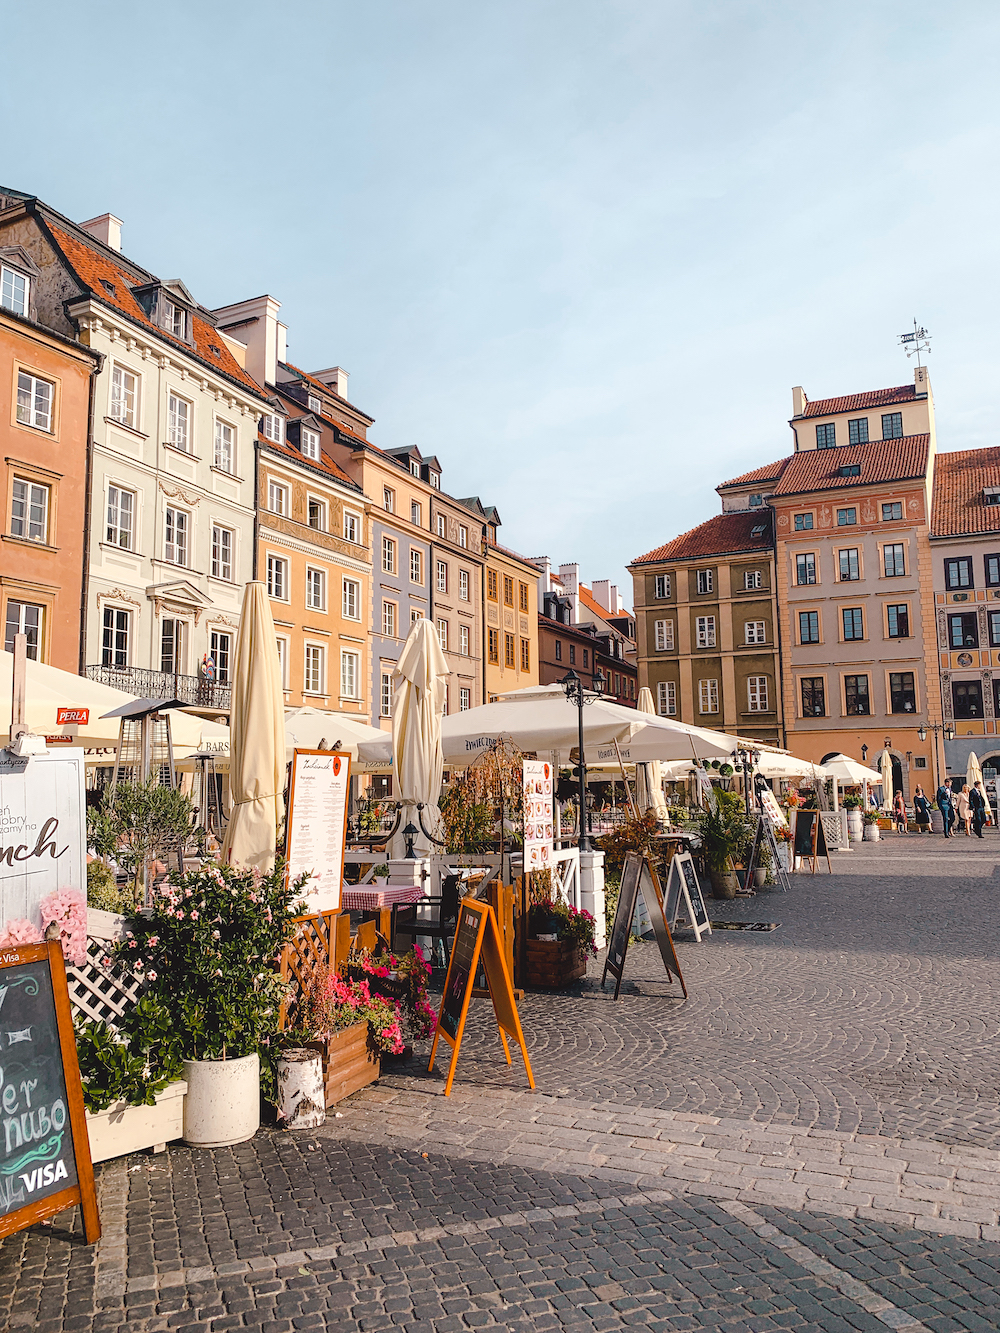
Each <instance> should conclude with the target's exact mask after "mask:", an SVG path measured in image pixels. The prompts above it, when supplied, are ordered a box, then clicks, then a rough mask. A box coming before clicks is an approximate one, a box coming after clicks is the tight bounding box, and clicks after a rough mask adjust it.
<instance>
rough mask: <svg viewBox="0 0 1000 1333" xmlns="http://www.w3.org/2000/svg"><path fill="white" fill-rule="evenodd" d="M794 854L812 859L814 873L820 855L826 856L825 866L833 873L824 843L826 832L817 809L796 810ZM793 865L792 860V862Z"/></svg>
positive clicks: (805, 858) (804, 858) (828, 853)
mask: <svg viewBox="0 0 1000 1333" xmlns="http://www.w3.org/2000/svg"><path fill="white" fill-rule="evenodd" d="M792 836H793V839H794V841H793V844H792V845H793V847H794V849H795V855H796V856H801V857H802V859H803V860H804V861H805V860H809V861H812V872H813V874H814V875H815V873H816V862H817V859H818V858H819V857H821V856H825V857H826V868H827V870H829V872H830V874H831V875H832V874H833V866H832V865H831V863H830V852H829V850H828V848H827V845H826V833H825V832H824V830H823V821H822V819H820V812H819V811H818V810H796V811H795V830H794V833H793V835H792ZM793 865H794V862H793Z"/></svg>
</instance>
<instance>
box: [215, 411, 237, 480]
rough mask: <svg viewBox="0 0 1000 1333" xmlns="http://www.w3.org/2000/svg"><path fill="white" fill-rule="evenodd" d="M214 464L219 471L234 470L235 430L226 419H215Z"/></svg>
mask: <svg viewBox="0 0 1000 1333" xmlns="http://www.w3.org/2000/svg"><path fill="white" fill-rule="evenodd" d="M215 466H216V467H217V468H218V469H219V471H220V472H235V471H236V431H235V430H234V429H233V427H232V426H230V424H229V422H228V421H220V420H219V419H218V418H216V421H215Z"/></svg>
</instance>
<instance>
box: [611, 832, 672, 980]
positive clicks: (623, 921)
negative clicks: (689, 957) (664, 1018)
mask: <svg viewBox="0 0 1000 1333" xmlns="http://www.w3.org/2000/svg"><path fill="white" fill-rule="evenodd" d="M640 891H641V892H642V895H643V900H644V901H645V904H646V911H647V912H648V913H649V919H650V921H651V922H652V923H653V934H654V935H655V937H656V943H657V946H658V947H659V950H660V957H661V958H662V959H663V966H664V968H665V969H666V973H667V980H668V981H673V979H674V977H676V978H677V980H678V981H679V982H680V983H681V990H682V991H683V992H684V998H685V1000H686V999H687V986H685V984H684V977H683V975H682V973H681V965H680V963H679V962H678V961H677V953H676V951H675V950H674V941H673V939H672V937H671V934H670V926H669V924H668V922H667V917H666V911H665V904H664V901H663V892H662V890H661V888H660V880H659V876H658V875H657V873H656V871H655V870H654V868H653V863H652V861H650V859H649V857H647V856H642V855H641V854H640V853H639V852H629V853H628V855H627V856H626V857H625V866H624V868H623V870H622V883H621V889H620V890H619V893H618V906H617V907H616V909H615V919H614V923H613V924H612V927H611V938H610V939H609V940H608V955H607V958H606V959H605V962H604V974H603V976H602V977H601V987H602V989H603V987H604V983H605V981H606V980H607V976H608V973H609V972H610V973H611V975H612V976H613V977H614V978H615V999H616V1000H617V999H618V993H619V991H620V990H621V985H622V976H623V974H624V972H625V955H626V954H627V953H628V942H629V936H630V934H631V931H632V919H633V917H634V916H635V907H636V902H637V901H638V897H639V893H640Z"/></svg>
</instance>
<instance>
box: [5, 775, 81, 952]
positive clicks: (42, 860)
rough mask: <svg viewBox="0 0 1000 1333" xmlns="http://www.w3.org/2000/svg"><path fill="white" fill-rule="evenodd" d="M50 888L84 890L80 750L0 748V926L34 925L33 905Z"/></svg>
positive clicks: (36, 913) (51, 889) (35, 910)
mask: <svg viewBox="0 0 1000 1333" xmlns="http://www.w3.org/2000/svg"><path fill="white" fill-rule="evenodd" d="M56 889H79V890H80V892H82V893H86V891H87V848H86V823H85V819H84V758H83V751H82V750H73V751H69V752H67V751H65V750H63V751H61V752H60V753H58V754H40V755H32V756H31V757H30V758H26V759H19V758H17V757H15V756H14V755H12V754H11V752H10V751H9V750H0V927H3V926H4V925H5V924H6V923H7V922H8V921H10V920H14V919H18V920H21V919H26V920H28V921H30V922H31V923H32V924H33V925H38V905H39V903H40V902H41V900H42V899H43V898H44V897H45V896H46V895H47V894H49V893H52V892H53V891H54V890H56Z"/></svg>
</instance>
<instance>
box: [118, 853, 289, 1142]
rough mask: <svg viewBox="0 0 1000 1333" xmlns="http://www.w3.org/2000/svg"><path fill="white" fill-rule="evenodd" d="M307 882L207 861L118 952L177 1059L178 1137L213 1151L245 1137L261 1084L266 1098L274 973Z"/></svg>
mask: <svg viewBox="0 0 1000 1333" xmlns="http://www.w3.org/2000/svg"><path fill="white" fill-rule="evenodd" d="M305 879H306V877H305V876H302V877H300V879H298V880H297V881H296V882H295V883H294V884H290V883H287V882H286V877H285V871H284V866H283V864H282V863H281V862H280V861H279V862H278V863H277V864H276V865H275V866H274V869H273V870H271V871H270V872H269V873H268V874H262V873H261V872H260V871H258V870H252V869H242V868H234V867H232V866H228V865H218V864H214V863H210V864H208V865H206V866H204V867H203V868H202V869H201V870H197V871H192V872H191V873H189V874H186V875H181V874H178V873H176V872H175V873H174V874H172V875H171V877H170V879H169V880H168V881H167V882H165V883H164V884H163V885H161V886H160V888H159V890H158V891H157V893H156V894H155V896H154V898H153V902H152V905H151V906H150V908H149V909H147V911H145V912H144V913H143V914H142V916H141V917H138V918H136V920H135V922H134V923H133V926H134V929H132V930H129V931H127V932H126V934H125V937H124V939H123V940H122V941H121V942H120V943H119V944H118V945H117V946H116V953H117V956H118V957H119V958H125V959H128V960H129V962H130V963H131V966H132V967H133V968H134V970H135V973H136V975H137V976H138V977H139V979H140V980H141V981H143V982H145V984H146V995H148V996H149V997H150V1002H151V1003H153V1002H155V1003H156V1004H158V1005H159V1006H160V1007H161V1009H162V1011H163V1013H164V1014H165V1015H166V1018H167V1022H166V1024H165V1029H164V1036H163V1043H162V1044H163V1046H164V1047H165V1049H164V1051H163V1052H162V1053H161V1059H162V1060H163V1061H164V1063H166V1062H167V1061H168V1060H170V1059H180V1060H181V1061H182V1062H183V1069H184V1080H185V1082H186V1083H187V1085H188V1091H187V1096H186V1098H185V1103H184V1139H185V1141H186V1142H188V1143H191V1144H193V1145H195V1146H197V1147H202V1148H212V1147H221V1146H223V1145H225V1144H230V1143H241V1142H243V1140H245V1139H248V1138H252V1137H253V1135H254V1134H255V1133H256V1132H257V1128H258V1126H259V1124H260V1094H261V1089H262V1087H263V1088H264V1090H265V1092H266V1093H267V1095H268V1097H269V1099H270V1100H273V1096H274V1050H275V1039H276V1035H277V1030H278V1016H279V1011H280V1008H281V1001H282V999H283V997H284V994H285V984H284V983H283V982H282V981H281V978H280V976H279V973H278V961H279V957H280V954H281V950H282V947H283V946H284V944H285V942H286V940H287V939H288V938H289V936H290V935H291V932H292V922H293V918H294V916H295V914H296V910H297V907H298V906H299V902H298V900H299V892H300V890H301V887H302V885H303V884H304V883H305Z"/></svg>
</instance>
